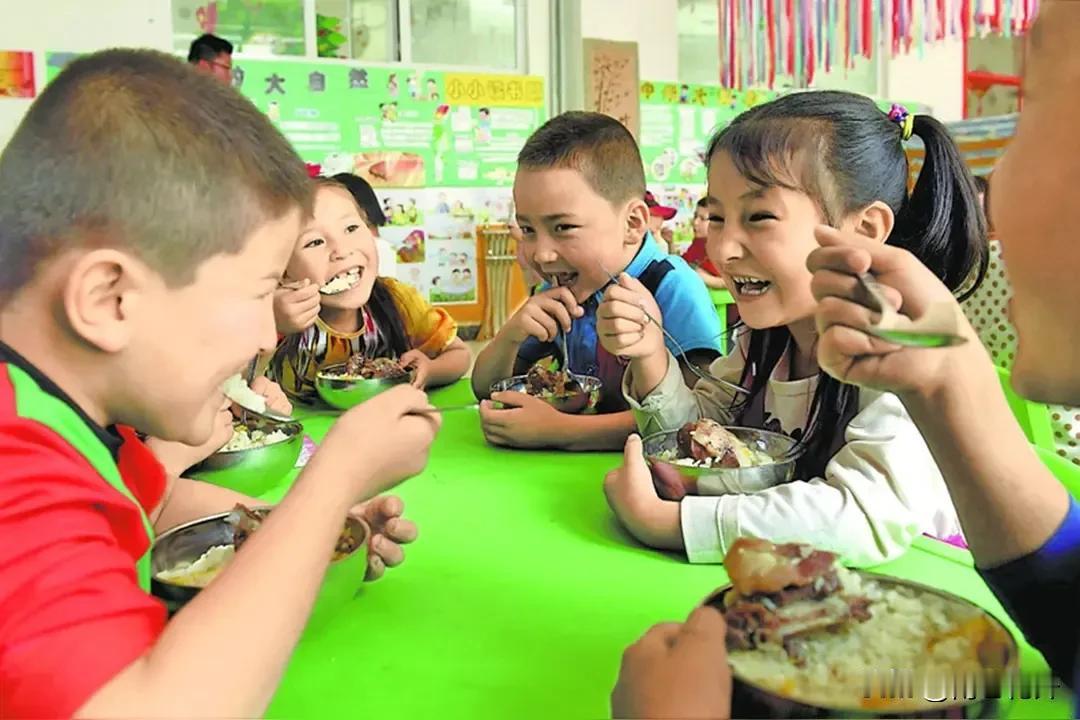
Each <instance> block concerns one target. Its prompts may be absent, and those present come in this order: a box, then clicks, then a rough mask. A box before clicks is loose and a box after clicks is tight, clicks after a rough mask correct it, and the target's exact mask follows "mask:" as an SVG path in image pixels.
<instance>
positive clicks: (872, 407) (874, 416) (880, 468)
mask: <svg viewBox="0 0 1080 720" xmlns="http://www.w3.org/2000/svg"><path fill="white" fill-rule="evenodd" d="M862 393H865V394H868V395H870V396H871V399H870V400H869V402H868V403H867V404H866V405H865V406H864V408H863V410H862V411H861V412H860V413H859V414H858V415H856V416H855V418H854V419H852V421H851V423H850V424H849V425H848V427H847V430H846V432H845V437H846V440H847V443H846V444H845V445H844V447H843V448H841V449H840V451H839V452H838V453H837V454H836V455H834V456H833V458H832V459H831V460H830V461H829V464H828V465H827V466H826V468H825V477H824V478H815V479H813V480H809V481H805V482H804V481H795V482H791V483H787V484H785V485H779V486H777V487H773V488H769V489H768V490H764V491H762V492H759V493H754V494H751V495H722V496H718V497H687V498H684V499H683V501H682V508H681V523H682V530H683V540H684V542H685V545H686V553H687V557H688V558H689V560H690V562H719V561H720V560H722V559H723V557H724V555H725V554H726V553H727V550H728V548H729V547H730V546H731V543H733V542H734V541H735V540H736V539H737V538H739V537H758V538H764V539H766V540H770V541H772V542H778V543H779V542H806V543H810V544H812V545H814V546H815V547H818V548H821V549H824V550H831V551H833V552H836V553H838V554H839V555H840V556H841V557H843V558H844V560H845V561H846V562H847V563H849V564H852V565H856V566H869V565H877V564H880V563H883V562H887V561H889V560H892V559H893V558H896V557H898V556H899V555H901V554H903V553H904V552H905V551H906V550H907V549H908V548H909V547H910V546H911V543H912V541H913V540H914V539H915V538H916V537H917V536H918V535H919V534H920V533H923V532H928V533H932V534H935V535H938V536H946V535H950V534H955V533H958V532H959V526H960V524H959V521H958V520H957V518H956V512H955V510H954V509H953V507H952V503H951V501H950V499H949V495H948V491H947V490H946V488H945V482H944V480H943V479H942V476H941V472H940V471H939V470H938V468H937V465H936V463H935V462H934V459H933V457H932V456H931V454H930V450H929V448H928V447H927V446H926V442H925V441H924V440H923V438H922V435H921V434H920V433H919V430H918V428H917V427H916V426H915V423H914V422H913V421H912V420H911V418H910V417H909V416H908V414H907V410H905V409H904V406H903V404H902V403H901V402H900V400H899V399H898V398H897V397H896V396H895V395H889V394H877V393H871V392H870V391H867V390H863V391H862Z"/></svg>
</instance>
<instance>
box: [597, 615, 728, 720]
mask: <svg viewBox="0 0 1080 720" xmlns="http://www.w3.org/2000/svg"><path fill="white" fill-rule="evenodd" d="M726 638H727V626H726V625H725V624H724V616H723V615H722V614H721V613H720V611H719V610H717V609H716V608H714V607H710V606H708V605H703V606H701V607H699V608H697V609H695V610H694V611H693V612H692V613H690V617H688V618H687V619H686V622H685V623H681V624H680V623H663V624H660V625H656V626H654V627H652V628H651V629H650V630H649V631H648V632H647V633H645V634H644V635H643V636H642V638H641V639H640V640H638V641H637V642H636V643H634V644H633V645H631V646H630V647H629V648H627V650H626V652H625V653H623V658H622V667H620V668H619V679H618V681H617V682H616V683H615V689H614V690H613V691H612V693H611V716H612V717H613V718H695V719H697V718H700V719H702V720H704V719H705V718H708V719H709V720H719V719H721V718H724V719H725V720H726V718H730V717H731V668H730V667H728V657H727V640H726Z"/></svg>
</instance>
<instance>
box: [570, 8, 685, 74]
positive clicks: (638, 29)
mask: <svg viewBox="0 0 1080 720" xmlns="http://www.w3.org/2000/svg"><path fill="white" fill-rule="evenodd" d="M678 17H679V3H678V0H633V1H632V2H628V1H627V0H581V34H582V36H583V37H588V38H599V39H601V40H621V41H625V42H636V43H637V44H638V71H639V73H640V74H641V77H642V78H647V79H649V80H665V81H671V82H674V81H676V80H678V79H679V46H678V33H679V29H678Z"/></svg>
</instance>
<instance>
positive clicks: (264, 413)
mask: <svg viewBox="0 0 1080 720" xmlns="http://www.w3.org/2000/svg"><path fill="white" fill-rule="evenodd" d="M257 362H258V359H257V358H256V359H255V360H252V361H251V366H250V367H249V368H248V372H247V375H246V376H245V382H247V386H248V387H249V388H250V387H251V382H252V380H254V379H255V366H256V363H257ZM225 395H226V396H227V397H228V398H229V399H230V400H232V401H233V402H234V403H236V404H237V405H239V406H240V409H241V411H242V413H243V416H242V417H241V420H242V421H244V422H247V417H246V414H247V413H251V414H252V415H258V416H259V417H263V418H266V419H267V420H271V421H273V422H276V423H292V422H296V419H295V418H293V417H292V416H291V415H283V414H282V413H279V412H277V411H276V410H271V409H270V408H268V407H265V406H264V407H263V408H262V409H259V408H255V407H252V406H251V405H249V404H248V401H247V400H246V399H245V398H242V397H236V396H235V395H232V394H230V393H229V392H228V391H227V390H226V392H225Z"/></svg>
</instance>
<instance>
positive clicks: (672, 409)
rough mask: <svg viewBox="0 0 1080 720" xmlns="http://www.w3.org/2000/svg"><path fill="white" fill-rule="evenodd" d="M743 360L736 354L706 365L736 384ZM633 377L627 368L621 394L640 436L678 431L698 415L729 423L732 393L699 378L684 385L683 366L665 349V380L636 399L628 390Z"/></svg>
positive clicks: (712, 372) (740, 375) (710, 370)
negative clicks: (689, 385)
mask: <svg viewBox="0 0 1080 720" xmlns="http://www.w3.org/2000/svg"><path fill="white" fill-rule="evenodd" d="M744 364H745V361H744V360H743V358H742V356H741V355H740V354H739V353H738V352H735V353H732V354H731V355H728V356H725V357H720V358H717V359H716V360H714V361H713V363H712V364H711V365H710V366H709V374H711V375H712V376H714V377H718V378H721V379H723V380H727V381H729V382H732V383H737V382H739V380H740V379H741V377H742V370H743V366H744ZM632 384H633V378H632V377H631V373H630V368H627V370H626V373H625V375H623V387H622V391H623V396H624V397H625V398H626V402H627V403H628V404H629V405H630V410H631V411H632V412H633V413H634V420H635V421H636V422H637V426H638V431H639V432H640V433H641V435H642V436H647V435H652V434H653V433H658V432H661V431H664V430H677V429H679V428H680V427H682V426H683V425H685V424H686V423H688V422H690V421H692V420H697V419H699V418H703V417H706V418H712V419H713V420H718V421H720V422H722V423H725V424H727V423H730V422H731V406H732V403H733V402H734V397H733V395H732V394H731V393H730V392H728V391H727V390H726V389H724V388H723V387H721V386H720V385H718V384H716V383H711V382H706V381H705V380H698V381H697V382H696V383H695V384H694V387H693V388H692V389H691V388H689V387H687V385H686V380H685V378H684V377H683V373H682V367H681V366H680V365H679V361H678V360H677V359H676V358H675V356H674V355H672V354H671V352H670V351H668V368H667V373H666V374H665V375H664V379H663V380H661V381H660V384H659V385H657V386H656V389H655V390H653V391H652V392H651V393H649V394H648V395H647V396H645V397H644V398H642V399H641V400H640V401H639V400H637V399H636V398H635V397H634V396H633V393H632V392H631V389H632Z"/></svg>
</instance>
